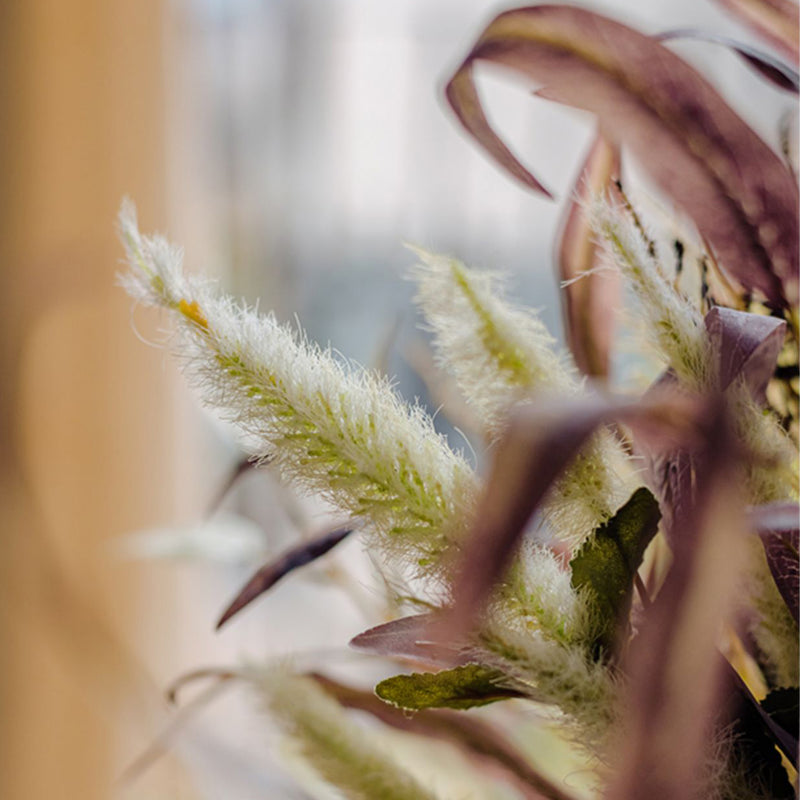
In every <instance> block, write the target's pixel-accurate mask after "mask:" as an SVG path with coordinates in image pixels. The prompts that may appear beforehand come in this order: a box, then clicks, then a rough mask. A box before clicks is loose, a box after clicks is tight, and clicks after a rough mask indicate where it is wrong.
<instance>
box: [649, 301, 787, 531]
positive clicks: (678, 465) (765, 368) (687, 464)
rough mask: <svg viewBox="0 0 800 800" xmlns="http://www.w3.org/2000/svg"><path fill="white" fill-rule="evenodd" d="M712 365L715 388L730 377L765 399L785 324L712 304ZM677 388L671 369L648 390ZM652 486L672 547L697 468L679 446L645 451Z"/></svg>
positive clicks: (689, 501) (708, 316)
mask: <svg viewBox="0 0 800 800" xmlns="http://www.w3.org/2000/svg"><path fill="white" fill-rule="evenodd" d="M705 326H706V330H707V331H708V336H709V340H710V343H711V357H712V359H713V360H714V362H715V364H716V370H715V371H716V376H717V381H718V382H717V385H716V386H715V387H714V388H715V389H716V390H717V391H720V392H724V391H725V390H726V389H727V388H728V387H729V386H730V385H731V384H732V383H733V382H734V381H737V380H740V379H741V380H744V382H745V385H746V386H747V388H748V389H749V391H750V393H751V394H752V396H753V398H754V399H755V400H756V402H758V403H761V404H763V403H764V402H765V401H766V389H767V384H768V383H769V380H770V378H771V377H772V374H773V372H774V370H775V364H776V362H777V359H778V355H779V353H780V351H781V347H782V346H783V339H784V336H785V332H786V324H785V323H784V322H783V321H781V320H778V319H775V318H774V317H768V316H764V315H761V314H747V313H744V312H742V311H734V310H733V309H730V308H723V307H721V306H716V307H715V308H712V309H711V311H709V312H708V314H706V316H705ZM669 387H672V388H677V387H678V381H677V378H676V377H675V376H674V375H673V373H672V372H670V371H669V370H668V371H667V372H665V373H664V374H663V375H662V376H661V377H660V378H659V379H658V380H657V381H656V382H655V383H654V384H653V387H652V388H651V391H652V392H655V393H658V392H660V391H663V390H664V389H665V388H669ZM647 455H648V459H649V462H650V464H649V471H650V485H651V486H652V487H653V489H654V491H655V493H656V496H657V497H658V499H659V501H660V504H661V511H662V514H663V515H664V533H665V535H666V537H667V539H668V540H669V542H670V544H671V545H672V546H673V547H675V546H677V545H678V540H679V539H680V538H681V537H683V536H684V535H685V534H686V532H687V529H686V528H685V527H684V526H682V525H680V524H676V520H679V519H680V518H681V515H682V514H683V513H684V512H685V510H686V509H687V508H689V507H690V506H691V505H692V503H693V502H694V491H695V485H696V478H697V475H696V469H695V461H694V457H693V455H692V454H691V453H690V452H688V451H686V450H682V449H675V450H672V451H668V450H665V449H663V448H660V449H658V451H657V452H652V453H648V454H647Z"/></svg>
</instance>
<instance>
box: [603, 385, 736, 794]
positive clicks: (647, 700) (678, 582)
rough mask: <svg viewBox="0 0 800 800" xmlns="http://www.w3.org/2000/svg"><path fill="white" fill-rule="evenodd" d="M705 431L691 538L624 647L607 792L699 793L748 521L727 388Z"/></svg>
mask: <svg viewBox="0 0 800 800" xmlns="http://www.w3.org/2000/svg"><path fill="white" fill-rule="evenodd" d="M701 431H702V433H701V435H700V436H699V437H698V441H697V442H696V445H697V446H696V447H695V449H694V451H695V458H696V459H697V463H698V465H699V468H698V470H697V488H696V493H695V502H694V503H693V504H692V505H691V507H689V508H688V509H686V512H685V513H684V514H683V515H682V519H681V524H682V525H685V526H686V527H688V528H690V529H691V531H690V533H689V534H687V535H686V536H685V537H683V541H687V542H688V541H690V542H691V543H692V546H691V547H682V548H680V549H679V550H678V551H677V552H676V553H675V558H674V560H673V563H672V566H671V569H670V572H669V574H668V575H667V578H666V581H665V582H664V585H663V586H662V588H661V590H660V591H659V594H658V596H657V597H656V599H655V601H654V602H653V604H652V605H651V606H650V608H649V609H648V610H647V611H646V612H645V615H644V619H643V621H642V624H641V628H640V630H641V632H640V634H639V636H638V637H637V639H636V640H635V642H634V644H633V646H632V647H631V650H630V658H629V663H628V664H627V672H628V674H629V675H630V698H629V705H628V708H630V709H631V711H630V714H629V715H628V717H627V718H626V727H627V731H626V735H625V744H624V746H623V747H622V748H621V754H620V755H621V759H620V765H619V770H618V773H617V775H616V777H615V778H614V780H613V782H612V787H611V791H610V792H609V793H608V796H609V797H610V798H612V800H632V798H639V797H654V798H670V799H671V800H689V799H690V798H696V797H703V796H705V794H704V788H705V787H704V786H703V766H704V763H705V759H706V756H707V748H708V747H709V746H710V744H711V741H710V739H709V735H708V734H709V728H710V726H711V725H712V724H713V723H714V722H715V721H716V720H717V719H718V713H719V703H720V700H721V695H722V689H723V687H722V678H723V675H724V666H725V664H724V661H723V659H721V658H718V657H717V650H716V636H717V633H718V630H719V626H720V624H721V623H722V621H723V620H724V619H725V618H726V616H727V614H728V613H729V612H730V609H731V608H732V606H733V604H734V602H735V598H736V593H737V591H738V587H739V586H740V583H741V571H742V569H743V568H744V565H745V564H746V556H747V547H746V541H747V530H746V525H745V515H744V509H743V507H742V505H741V493H740V492H739V491H738V490H737V469H738V462H737V459H736V458H735V454H736V451H737V442H736V438H735V434H734V432H733V430H732V425H731V422H730V420H729V415H728V412H727V410H726V408H725V404H724V399H723V398H721V397H717V399H716V402H713V403H711V404H710V405H709V407H707V409H706V412H705V413H704V415H703V418H702V425H701ZM687 676H690V679H687Z"/></svg>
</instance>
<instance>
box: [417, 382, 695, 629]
mask: <svg viewBox="0 0 800 800" xmlns="http://www.w3.org/2000/svg"><path fill="white" fill-rule="evenodd" d="M696 415H697V403H696V402H695V401H694V400H693V399H691V398H685V397H684V398H681V397H677V396H673V395H671V394H670V395H667V396H662V397H653V398H650V399H648V400H647V401H643V402H635V401H631V400H629V399H619V398H600V397H587V398H581V399H572V398H570V399H563V398H561V399H558V400H554V401H551V402H549V403H548V402H545V401H540V402H537V404H536V405H529V406H521V407H519V408H518V409H517V410H516V411H515V412H514V413H512V415H511V418H510V420H509V424H508V427H507V429H506V432H505V434H504V435H503V438H502V439H501V440H500V441H499V442H498V444H497V446H496V448H495V454H494V462H493V465H492V469H491V472H490V474H489V478H488V483H487V486H486V490H485V492H484V496H483V498H482V500H481V502H480V503H479V506H478V509H477V512H476V522H475V524H474V526H473V530H472V533H471V535H470V537H469V538H468V540H467V544H466V545H465V547H464V551H463V554H462V556H461V562H460V564H458V565H457V567H456V572H455V575H456V578H455V583H454V587H453V604H452V610H451V611H450V612H449V616H448V617H447V618H446V619H445V620H444V621H440V622H438V623H435V627H436V630H437V633H438V632H441V634H442V636H444V637H447V636H450V637H453V638H455V639H459V638H462V637H465V636H466V634H467V632H468V631H470V630H471V629H472V628H473V627H474V625H475V624H476V620H477V618H478V615H479V613H480V611H481V610H482V607H483V604H484V603H485V602H486V600H487V598H488V597H489V595H490V594H491V591H492V589H493V587H494V585H495V584H496V583H497V582H498V581H499V580H501V579H502V577H503V574H504V572H505V570H506V568H507V566H508V564H509V562H510V561H511V558H512V557H513V555H514V552H515V550H516V548H517V546H518V544H519V542H520V540H521V538H522V535H523V532H524V530H525V526H526V524H527V522H528V520H529V519H530V518H531V516H532V514H533V513H534V511H535V510H536V509H537V508H538V507H539V505H540V504H541V502H542V500H543V498H544V497H545V496H546V494H547V491H548V490H549V488H550V486H551V485H552V483H553V481H554V480H555V479H556V478H557V477H558V476H559V475H560V474H561V472H562V471H563V469H564V468H565V467H566V466H567V465H568V464H569V463H570V462H571V461H572V459H573V458H574V457H575V455H576V454H577V453H578V451H579V450H580V448H581V447H582V445H583V444H584V442H585V441H586V439H587V438H588V437H589V436H590V435H591V433H592V432H593V431H594V430H595V428H597V427H598V426H599V425H602V424H605V423H609V422H611V421H614V420H621V421H624V422H626V423H628V424H631V425H633V426H635V427H636V428H637V430H639V431H640V432H642V433H644V434H649V435H651V436H652V435H653V434H655V435H656V436H658V437H659V438H661V437H663V436H664V435H665V429H666V430H667V431H669V432H670V437H669V441H670V444H669V446H670V447H671V448H674V447H676V441H683V437H684V436H686V435H687V434H688V435H691V433H692V432H693V425H694V420H695V418H696ZM433 638H437V637H436V635H434V636H433Z"/></svg>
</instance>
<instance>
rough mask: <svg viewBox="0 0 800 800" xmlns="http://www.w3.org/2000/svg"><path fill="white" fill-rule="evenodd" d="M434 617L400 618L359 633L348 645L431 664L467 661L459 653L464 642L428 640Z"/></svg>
mask: <svg viewBox="0 0 800 800" xmlns="http://www.w3.org/2000/svg"><path fill="white" fill-rule="evenodd" d="M436 619H437V615H436V614H434V613H429V614H416V615H414V616H410V617H401V618H400V619H395V620H392V621H391V622H386V623H384V624H383V625H377V626H375V627H374V628H370V629H369V630H366V631H364V632H363V633H359V634H358V636H356V637H354V638H353V639H352V640H351V641H350V647H352V648H354V649H355V650H361V651H363V652H366V653H372V654H373V655H378V656H387V657H389V658H405V659H410V660H412V661H420V662H423V663H425V664H429V665H431V666H434V667H450V666H454V665H460V664H466V663H468V661H469V659H468V657H467V656H466V655H464V654H463V653H462V652H461V651H462V649H463V645H462V646H458V645H455V644H452V645H449V646H448V645H444V644H441V643H440V642H434V641H431V637H430V632H431V629H432V627H433V626H434V625H435V624H436Z"/></svg>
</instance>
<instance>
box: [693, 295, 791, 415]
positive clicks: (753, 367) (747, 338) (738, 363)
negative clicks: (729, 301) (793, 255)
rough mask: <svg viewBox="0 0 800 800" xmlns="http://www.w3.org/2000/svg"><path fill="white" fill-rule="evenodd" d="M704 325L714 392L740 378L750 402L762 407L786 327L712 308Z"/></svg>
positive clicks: (772, 320) (778, 322)
mask: <svg viewBox="0 0 800 800" xmlns="http://www.w3.org/2000/svg"><path fill="white" fill-rule="evenodd" d="M705 325H706V330H707V331H708V337H709V339H710V341H711V348H712V353H713V358H714V359H715V360H716V362H717V364H718V367H717V375H718V378H719V384H718V386H717V389H719V391H725V389H727V388H728V386H730V384H731V383H732V382H733V381H734V380H736V379H738V378H740V377H741V378H743V379H744V381H745V383H746V384H747V387H748V388H749V389H750V392H751V394H752V395H753V398H754V399H755V400H756V401H757V402H758V403H761V404H763V403H765V402H766V391H767V384H768V383H769V381H770V378H772V375H773V373H774V372H775V364H776V362H777V360H778V356H779V355H780V352H781V348H782V347H783V340H784V337H785V336H786V323H785V322H784V321H783V320H779V319H776V318H775V317H767V316H764V315H763V314H747V313H745V312H743V311H734V310H733V309H730V308H722V307H721V306H716V307H715V308H712V309H711V311H709V312H708V314H706V316H705Z"/></svg>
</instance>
